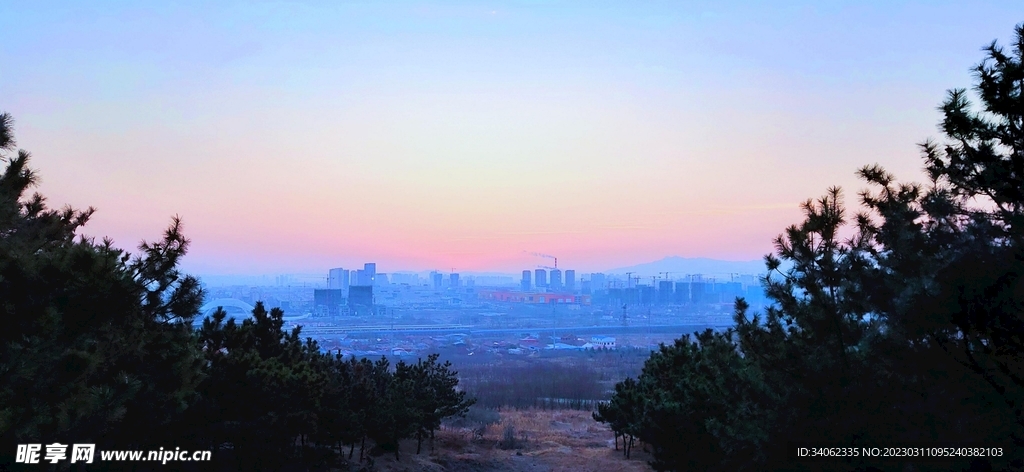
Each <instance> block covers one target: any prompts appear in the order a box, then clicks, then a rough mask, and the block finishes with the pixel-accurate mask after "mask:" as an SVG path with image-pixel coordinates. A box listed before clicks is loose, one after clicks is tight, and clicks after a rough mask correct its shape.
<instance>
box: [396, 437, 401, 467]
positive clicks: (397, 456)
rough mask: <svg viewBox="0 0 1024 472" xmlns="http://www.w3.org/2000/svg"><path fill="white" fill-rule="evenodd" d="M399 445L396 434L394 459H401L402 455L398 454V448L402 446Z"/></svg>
mask: <svg viewBox="0 0 1024 472" xmlns="http://www.w3.org/2000/svg"><path fill="white" fill-rule="evenodd" d="M399 446H401V444H399V443H398V436H397V435H396V436H395V460H396V461H401V460H402V457H401V456H400V455H399V452H400V450H401V449H402V448H401V447H399Z"/></svg>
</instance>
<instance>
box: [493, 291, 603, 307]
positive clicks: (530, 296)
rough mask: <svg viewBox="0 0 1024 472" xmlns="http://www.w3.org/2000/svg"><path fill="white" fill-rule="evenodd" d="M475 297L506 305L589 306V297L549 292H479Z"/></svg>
mask: <svg viewBox="0 0 1024 472" xmlns="http://www.w3.org/2000/svg"><path fill="white" fill-rule="evenodd" d="M477 296H478V297H479V298H481V299H483V300H492V301H498V302H508V303H540V304H548V303H565V304H579V305H589V304H590V295H575V294H572V293H549V292H519V291H513V290H479V291H477Z"/></svg>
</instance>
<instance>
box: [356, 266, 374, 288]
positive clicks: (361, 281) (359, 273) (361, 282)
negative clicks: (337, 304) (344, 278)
mask: <svg viewBox="0 0 1024 472" xmlns="http://www.w3.org/2000/svg"><path fill="white" fill-rule="evenodd" d="M352 285H358V286H360V287H365V286H367V285H370V276H369V275H367V274H366V271H365V270H363V269H358V270H356V276H355V280H353V281H352Z"/></svg>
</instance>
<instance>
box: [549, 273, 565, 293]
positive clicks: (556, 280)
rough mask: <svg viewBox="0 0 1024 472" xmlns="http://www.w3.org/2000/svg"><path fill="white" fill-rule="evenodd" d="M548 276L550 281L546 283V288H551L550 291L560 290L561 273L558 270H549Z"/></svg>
mask: <svg viewBox="0 0 1024 472" xmlns="http://www.w3.org/2000/svg"><path fill="white" fill-rule="evenodd" d="M550 275H551V280H550V281H549V282H548V286H550V287H551V290H561V289H562V271H561V270H560V269H551V272H550Z"/></svg>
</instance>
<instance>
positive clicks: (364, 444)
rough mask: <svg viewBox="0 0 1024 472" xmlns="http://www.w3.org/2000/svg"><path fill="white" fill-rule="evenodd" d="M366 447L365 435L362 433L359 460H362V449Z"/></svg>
mask: <svg viewBox="0 0 1024 472" xmlns="http://www.w3.org/2000/svg"><path fill="white" fill-rule="evenodd" d="M364 449H366V436H365V435H363V441H362V442H361V443H360V444H359V462H360V463H362V462H363V450H364Z"/></svg>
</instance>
